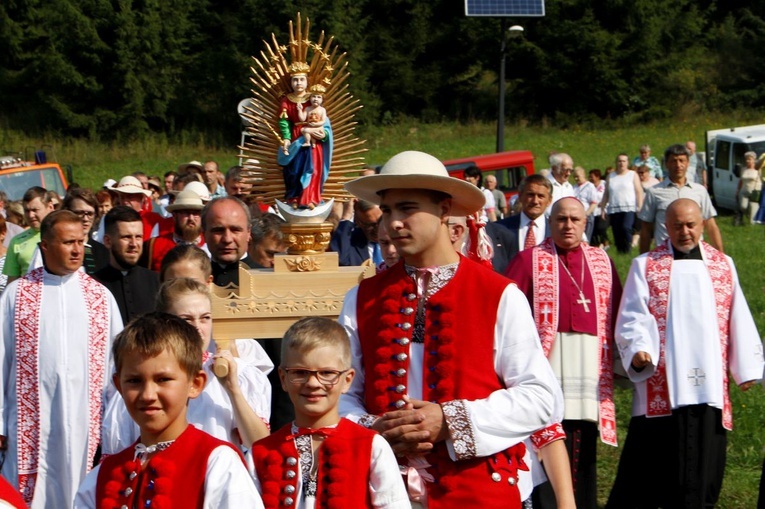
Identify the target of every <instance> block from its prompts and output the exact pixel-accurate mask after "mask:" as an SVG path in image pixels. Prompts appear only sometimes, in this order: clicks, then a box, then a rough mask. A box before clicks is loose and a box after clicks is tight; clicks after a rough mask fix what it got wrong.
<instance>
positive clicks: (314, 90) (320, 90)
mask: <svg viewBox="0 0 765 509" xmlns="http://www.w3.org/2000/svg"><path fill="white" fill-rule="evenodd" d="M308 92H310V93H311V95H323V94H326V93H327V89H326V87H324V86H322V85H313V86H311V87H309V88H308Z"/></svg>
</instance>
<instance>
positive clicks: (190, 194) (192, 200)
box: [165, 186, 205, 212]
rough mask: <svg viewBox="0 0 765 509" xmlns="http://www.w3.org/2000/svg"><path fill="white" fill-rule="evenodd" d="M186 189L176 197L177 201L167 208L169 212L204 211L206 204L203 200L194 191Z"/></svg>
mask: <svg viewBox="0 0 765 509" xmlns="http://www.w3.org/2000/svg"><path fill="white" fill-rule="evenodd" d="M186 187H187V189H184V190H183V191H181V192H180V193H178V195H177V196H176V197H175V201H174V202H173V203H172V204H170V205H168V206H167V207H165V210H167V211H168V212H174V211H176V210H202V209H203V208H204V206H205V204H204V203H203V202H202V198H200V197H199V195H198V194H197V193H195V192H194V191H193V190H191V189H188V186H186Z"/></svg>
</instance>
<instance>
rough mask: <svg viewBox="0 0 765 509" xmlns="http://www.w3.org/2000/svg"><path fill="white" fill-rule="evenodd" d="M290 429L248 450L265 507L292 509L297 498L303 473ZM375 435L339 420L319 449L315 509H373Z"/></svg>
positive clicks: (344, 420) (279, 432) (351, 423)
mask: <svg viewBox="0 0 765 509" xmlns="http://www.w3.org/2000/svg"><path fill="white" fill-rule="evenodd" d="M291 428H292V425H291V424H287V425H286V426H284V427H282V428H281V429H280V430H279V431H277V432H276V433H273V434H271V435H269V436H267V437H265V438H263V439H262V440H258V441H257V442H255V444H254V445H253V446H252V457H253V460H254V462H255V471H256V472H257V474H258V479H259V480H260V485H261V491H262V498H263V505H264V506H265V507H266V509H276V508H278V507H295V505H296V500H298V493H297V482H298V479H299V478H300V476H301V475H302V474H301V471H300V466H299V463H298V453H297V449H296V448H295V440H294V439H293V438H292V437H291V436H290V432H291ZM375 435H376V433H375V432H374V431H371V430H368V429H366V428H364V427H363V426H359V425H358V424H356V423H354V422H351V421H349V420H347V419H340V423H339V424H338V425H337V429H336V430H335V432H334V433H332V435H330V436H329V437H327V438H326V439H325V440H324V442H323V443H322V445H321V448H320V449H319V468H318V474H317V476H316V482H317V487H316V509H334V508H338V507H353V508H354V509H356V508H359V509H361V508H364V507H368V508H370V509H371V507H372V501H371V498H370V495H369V471H370V470H369V467H370V463H371V461H372V440H373V439H374V436H375Z"/></svg>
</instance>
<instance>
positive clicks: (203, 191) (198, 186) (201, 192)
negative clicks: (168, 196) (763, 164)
mask: <svg viewBox="0 0 765 509" xmlns="http://www.w3.org/2000/svg"><path fill="white" fill-rule="evenodd" d="M183 191H194V192H195V193H197V196H199V197H200V198H201V199H202V201H203V202H208V201H210V200H212V196H210V190H209V189H207V186H206V185H204V184H203V183H202V182H197V181H193V182H189V183H188V184H186V185H185V186H183V190H182V191H173V192H172V194H174V195H176V196H178V195H180V194H181V193H182V192H183Z"/></svg>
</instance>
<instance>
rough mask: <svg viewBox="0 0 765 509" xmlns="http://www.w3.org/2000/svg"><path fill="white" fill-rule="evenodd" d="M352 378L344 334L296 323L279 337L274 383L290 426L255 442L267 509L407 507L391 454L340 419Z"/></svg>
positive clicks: (327, 323) (322, 324) (333, 325)
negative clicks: (289, 408) (290, 412)
mask: <svg viewBox="0 0 765 509" xmlns="http://www.w3.org/2000/svg"><path fill="white" fill-rule="evenodd" d="M354 374H355V371H354V370H353V368H351V348H350V343H349V341H348V336H347V334H346V332H345V329H343V327H342V326H341V325H340V324H338V323H337V322H335V321H333V320H330V319H328V318H321V317H311V318H303V319H302V320H299V321H298V322H296V323H295V324H294V325H292V327H290V328H289V330H287V332H286V333H285V336H284V339H283V342H282V358H281V367H280V368H279V378H280V379H281V383H282V387H283V388H284V390H285V391H287V393H288V394H289V396H290V399H291V400H292V404H293V405H294V407H295V421H294V422H293V423H291V424H288V425H286V426H284V427H283V428H282V429H280V430H279V431H276V432H275V433H274V434H272V435H270V436H268V437H266V438H264V439H262V440H260V441H258V442H256V443H255V444H254V445H253V449H252V454H253V459H254V461H255V471H256V484H257V485H258V488H259V490H260V492H261V495H262V497H263V503H264V505H265V506H266V508H272V507H295V508H296V509H303V508H313V507H354V508H363V507H370V508H371V507H375V508H389V509H394V508H409V507H410V504H409V499H408V496H407V493H406V490H405V488H404V483H403V481H402V479H401V475H400V473H399V467H398V465H397V463H396V458H395V456H394V455H393V451H392V450H391V448H390V446H389V445H388V444H387V442H386V441H385V439H383V438H382V437H381V436H380V435H378V434H377V433H375V432H373V431H371V430H367V429H365V428H363V427H362V426H359V425H357V424H354V423H353V422H351V421H349V420H347V419H341V418H340V414H339V412H338V401H339V399H340V394H342V393H344V392H346V391H348V388H349V387H350V385H351V381H352V380H353V377H354Z"/></svg>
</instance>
